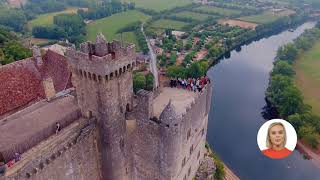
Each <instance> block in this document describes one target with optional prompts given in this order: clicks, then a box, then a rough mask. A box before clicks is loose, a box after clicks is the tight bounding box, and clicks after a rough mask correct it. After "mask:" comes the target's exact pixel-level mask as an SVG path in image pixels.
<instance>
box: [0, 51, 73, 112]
mask: <svg viewBox="0 0 320 180" xmlns="http://www.w3.org/2000/svg"><path fill="white" fill-rule="evenodd" d="M46 77H51V78H52V79H53V83H54V86H55V90H56V92H59V91H62V90H64V89H66V88H69V87H71V86H72V85H71V82H70V79H71V78H70V71H69V70H68V67H67V60H66V58H65V57H64V56H62V55H60V54H57V53H55V52H53V51H50V50H49V51H47V53H46V54H45V55H44V56H43V66H42V67H41V70H39V69H38V68H37V66H36V65H35V61H34V58H32V57H31V58H27V59H24V60H20V61H16V62H13V63H10V64H7V65H4V66H0V82H1V83H0V115H2V114H4V113H7V112H9V111H12V110H14V109H16V108H19V107H21V106H25V105H27V104H28V103H30V102H31V101H34V100H37V99H42V98H44V90H43V87H42V83H41V81H42V79H43V78H46Z"/></svg>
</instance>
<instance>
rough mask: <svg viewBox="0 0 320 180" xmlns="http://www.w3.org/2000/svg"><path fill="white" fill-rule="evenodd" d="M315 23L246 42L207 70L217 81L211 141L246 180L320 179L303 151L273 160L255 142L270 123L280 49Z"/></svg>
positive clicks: (213, 96)
mask: <svg viewBox="0 0 320 180" xmlns="http://www.w3.org/2000/svg"><path fill="white" fill-rule="evenodd" d="M313 26H314V23H311V22H308V23H305V24H303V25H301V26H299V27H298V28H297V29H296V30H295V31H293V32H289V31H284V32H281V33H279V34H277V35H274V36H271V37H268V38H264V39H261V40H259V41H256V42H253V43H251V44H249V45H247V46H242V50H241V51H240V52H237V51H232V52H231V57H230V58H229V59H223V60H221V61H220V63H218V64H217V65H215V66H214V67H212V68H211V69H210V70H209V72H208V75H209V76H210V77H211V79H212V80H213V95H212V106H211V112H210V116H209V118H210V119H209V125H208V126H209V127H208V141H209V144H210V145H211V147H212V148H213V150H214V151H215V152H216V153H217V154H218V155H219V156H220V158H221V159H222V160H223V161H224V162H225V163H226V164H227V165H228V166H229V168H231V169H232V170H233V171H234V172H235V174H237V175H238V176H239V177H240V178H241V179H245V180H247V179H248V180H270V179H272V180H278V179H279V180H296V179H297V180H317V179H320V168H319V167H316V166H315V165H314V163H313V162H312V161H310V160H305V159H304V158H303V156H302V155H301V154H300V153H299V152H298V151H296V150H295V151H294V152H293V153H292V154H291V155H290V157H288V158H286V159H281V160H271V159H269V158H267V157H265V156H263V155H262V154H261V152H260V150H259V147H258V145H257V141H256V136H257V132H258V130H259V128H260V126H261V125H262V124H263V123H264V122H265V120H264V118H263V117H262V115H261V112H262V108H263V107H264V106H265V104H266V103H265V100H264V98H265V95H264V93H265V90H266V88H267V85H268V81H269V72H270V71H271V70H272V67H273V64H272V63H273V60H274V57H275V55H276V51H277V49H278V48H279V47H280V46H281V45H284V44H286V43H288V42H292V40H293V39H295V38H296V37H298V36H299V35H300V34H301V33H302V32H303V31H304V30H305V29H309V28H312V27H313Z"/></svg>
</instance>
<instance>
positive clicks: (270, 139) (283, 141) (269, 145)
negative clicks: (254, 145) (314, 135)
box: [257, 119, 297, 159]
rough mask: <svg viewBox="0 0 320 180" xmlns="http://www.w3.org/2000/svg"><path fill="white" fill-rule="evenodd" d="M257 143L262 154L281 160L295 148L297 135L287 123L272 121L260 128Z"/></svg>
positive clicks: (277, 120) (279, 120)
mask: <svg viewBox="0 0 320 180" xmlns="http://www.w3.org/2000/svg"><path fill="white" fill-rule="evenodd" d="M257 142H258V146H259V148H260V150H261V152H262V154H264V155H265V156H267V157H269V158H272V159H281V158H285V157H287V156H289V155H290V154H291V153H292V151H293V150H294V148H295V147H296V145H297V133H296V131H295V129H294V128H293V126H292V125H291V124H290V123H289V122H287V121H285V120H283V119H272V120H269V121H267V122H265V123H264V124H263V125H262V126H261V127H260V129H259V132H258V136H257Z"/></svg>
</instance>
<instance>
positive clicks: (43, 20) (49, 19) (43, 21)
mask: <svg viewBox="0 0 320 180" xmlns="http://www.w3.org/2000/svg"><path fill="white" fill-rule="evenodd" d="M77 10H78V8H68V9H66V10H64V11H59V12H54V13H47V14H42V15H40V16H38V17H37V18H36V19H33V20H32V21H30V22H29V23H28V27H29V28H30V29H31V28H32V27H33V26H40V25H51V24H53V17H54V16H56V15H58V14H64V13H68V14H72V13H77Z"/></svg>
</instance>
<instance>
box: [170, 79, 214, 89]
mask: <svg viewBox="0 0 320 180" xmlns="http://www.w3.org/2000/svg"><path fill="white" fill-rule="evenodd" d="M208 83H210V79H209V78H208V76H203V77H201V78H188V79H182V78H177V79H171V80H170V87H171V88H182V89H186V90H188V91H194V92H197V91H198V92H202V89H203V88H204V87H205V86H206V85H207V84H208Z"/></svg>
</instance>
